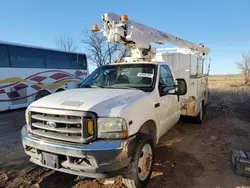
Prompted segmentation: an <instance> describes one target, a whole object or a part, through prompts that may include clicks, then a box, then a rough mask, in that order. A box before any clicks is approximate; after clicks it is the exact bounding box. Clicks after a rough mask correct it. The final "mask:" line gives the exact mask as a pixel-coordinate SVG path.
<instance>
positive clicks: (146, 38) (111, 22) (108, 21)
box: [93, 13, 210, 59]
mask: <svg viewBox="0 0 250 188" xmlns="http://www.w3.org/2000/svg"><path fill="white" fill-rule="evenodd" d="M102 20H103V25H104V27H103V32H104V36H105V37H107V40H108V42H111V43H112V42H114V43H120V44H122V45H124V46H126V47H127V48H129V49H130V50H131V52H132V58H139V59H146V58H149V59H152V58H154V56H155V54H156V49H155V48H154V47H152V46H151V45H150V44H151V43H156V44H166V43H171V44H173V45H176V46H179V47H182V48H186V49H189V50H191V51H192V52H193V53H197V54H198V55H207V54H208V53H209V51H210V50H209V48H205V47H204V45H203V44H199V45H197V44H195V43H193V42H189V41H187V40H184V39H182V38H179V37H177V36H174V35H171V34H169V33H166V32H162V31H160V30H157V29H154V28H152V27H149V26H146V25H144V24H140V23H138V22H135V21H133V20H130V19H128V16H127V15H123V16H119V15H117V14H114V13H106V14H103V15H102ZM98 29H99V28H93V31H97V30H98Z"/></svg>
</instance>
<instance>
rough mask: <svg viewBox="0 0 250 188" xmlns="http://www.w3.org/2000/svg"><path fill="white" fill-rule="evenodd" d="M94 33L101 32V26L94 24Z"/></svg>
mask: <svg viewBox="0 0 250 188" xmlns="http://www.w3.org/2000/svg"><path fill="white" fill-rule="evenodd" d="M92 31H93V32H97V31H100V28H99V25H98V24H94V25H93V26H92Z"/></svg>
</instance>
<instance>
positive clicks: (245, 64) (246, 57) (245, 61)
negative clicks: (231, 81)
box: [236, 52, 250, 85]
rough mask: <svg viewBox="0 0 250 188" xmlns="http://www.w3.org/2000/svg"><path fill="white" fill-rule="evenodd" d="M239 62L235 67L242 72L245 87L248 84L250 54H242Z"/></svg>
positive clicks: (249, 81)
mask: <svg viewBox="0 0 250 188" xmlns="http://www.w3.org/2000/svg"><path fill="white" fill-rule="evenodd" d="M241 56H242V60H241V62H237V63H236V65H237V67H238V68H239V69H240V70H241V71H242V72H243V74H244V79H245V85H247V84H249V83H250V52H248V53H242V55H241Z"/></svg>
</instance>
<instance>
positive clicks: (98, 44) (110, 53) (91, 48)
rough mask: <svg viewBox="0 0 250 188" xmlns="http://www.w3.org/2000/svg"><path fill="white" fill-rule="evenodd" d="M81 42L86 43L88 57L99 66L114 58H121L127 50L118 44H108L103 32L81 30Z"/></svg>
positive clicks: (110, 61) (111, 61) (112, 60)
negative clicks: (82, 36)
mask: <svg viewBox="0 0 250 188" xmlns="http://www.w3.org/2000/svg"><path fill="white" fill-rule="evenodd" d="M83 34H84V38H83V40H82V42H83V43H84V44H85V45H86V48H87V54H88V59H89V60H90V61H91V62H92V63H93V64H95V65H96V66H97V67H100V66H102V65H104V64H106V63H107V62H109V63H113V62H114V61H115V60H116V59H119V58H123V57H125V56H126V55H127V54H128V50H127V49H126V48H124V47H122V46H121V45H120V44H117V43H112V44H109V43H108V42H107V39H106V38H105V37H104V36H103V33H98V32H94V33H93V32H89V31H88V30H87V29H85V30H84V31H83Z"/></svg>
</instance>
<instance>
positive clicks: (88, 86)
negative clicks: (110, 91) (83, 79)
mask: <svg viewBox="0 0 250 188" xmlns="http://www.w3.org/2000/svg"><path fill="white" fill-rule="evenodd" d="M80 88H104V87H103V86H97V85H90V84H88V85H81V86H80Z"/></svg>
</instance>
